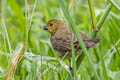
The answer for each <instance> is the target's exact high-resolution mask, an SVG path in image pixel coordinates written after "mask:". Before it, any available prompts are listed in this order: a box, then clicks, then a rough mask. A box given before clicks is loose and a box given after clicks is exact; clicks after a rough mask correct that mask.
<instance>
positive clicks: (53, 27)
mask: <svg viewBox="0 0 120 80" xmlns="http://www.w3.org/2000/svg"><path fill="white" fill-rule="evenodd" d="M63 24H64V22H63V21H61V20H58V19H51V20H49V21H48V22H47V24H46V25H44V27H43V29H44V30H48V32H50V33H51V35H53V34H54V33H55V32H56V31H57V30H58V28H60V27H62V26H63Z"/></svg>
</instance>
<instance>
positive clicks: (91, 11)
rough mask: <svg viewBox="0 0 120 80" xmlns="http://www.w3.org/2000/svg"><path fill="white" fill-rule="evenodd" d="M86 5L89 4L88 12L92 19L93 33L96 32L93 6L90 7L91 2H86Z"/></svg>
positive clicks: (89, 0)
mask: <svg viewBox="0 0 120 80" xmlns="http://www.w3.org/2000/svg"><path fill="white" fill-rule="evenodd" d="M88 4H89V10H90V14H91V19H92V26H93V31H94V32H97V31H98V29H97V27H96V16H95V10H94V8H93V5H92V1H91V0H88Z"/></svg>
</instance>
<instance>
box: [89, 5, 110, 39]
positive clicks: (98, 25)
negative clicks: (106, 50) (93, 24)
mask: <svg viewBox="0 0 120 80" xmlns="http://www.w3.org/2000/svg"><path fill="white" fill-rule="evenodd" d="M111 9H112V4H108V6H107V8H106V10H105V12H104V14H103V15H102V16H101V18H100V20H99V21H98V23H97V28H98V31H100V29H101V26H102V24H103V23H104V21H105V19H106V18H107V16H108V14H109V12H110V11H111ZM96 35H97V32H93V33H92V34H91V38H95V37H96Z"/></svg>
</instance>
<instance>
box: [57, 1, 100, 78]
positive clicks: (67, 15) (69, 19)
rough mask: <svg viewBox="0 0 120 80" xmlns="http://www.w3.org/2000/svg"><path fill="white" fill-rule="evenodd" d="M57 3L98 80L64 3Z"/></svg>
mask: <svg viewBox="0 0 120 80" xmlns="http://www.w3.org/2000/svg"><path fill="white" fill-rule="evenodd" d="M59 2H60V5H61V7H62V10H63V13H64V15H65V17H66V19H67V20H68V23H69V26H70V28H72V30H73V32H74V34H75V35H76V37H77V39H78V42H79V44H80V46H81V48H82V50H83V53H84V54H85V56H86V57H87V59H88V62H89V64H90V67H91V69H92V70H93V71H94V73H95V76H96V78H97V79H98V80H99V76H98V74H97V72H96V70H95V68H94V66H93V64H92V60H91V58H90V55H89V53H88V51H87V48H86V46H85V44H84V43H83V40H82V38H81V37H80V35H79V32H78V30H77V28H76V25H75V23H74V22H73V20H72V18H71V16H70V14H69V12H68V10H67V8H66V6H65V4H64V1H63V0H59Z"/></svg>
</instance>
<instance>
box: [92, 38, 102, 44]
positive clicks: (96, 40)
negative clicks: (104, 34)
mask: <svg viewBox="0 0 120 80" xmlns="http://www.w3.org/2000/svg"><path fill="white" fill-rule="evenodd" d="M91 41H92V42H94V43H95V44H96V43H99V42H100V41H101V39H100V38H97V39H92V40H91Z"/></svg>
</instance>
